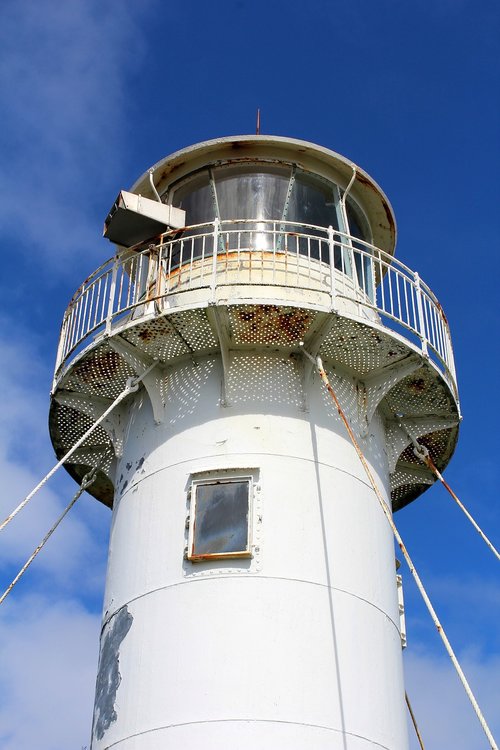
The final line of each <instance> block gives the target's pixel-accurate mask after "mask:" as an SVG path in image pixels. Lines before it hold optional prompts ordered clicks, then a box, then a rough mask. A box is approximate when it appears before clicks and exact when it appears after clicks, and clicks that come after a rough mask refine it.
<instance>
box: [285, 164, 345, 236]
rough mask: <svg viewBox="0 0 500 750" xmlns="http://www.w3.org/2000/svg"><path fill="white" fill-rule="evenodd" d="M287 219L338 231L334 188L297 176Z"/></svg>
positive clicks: (303, 175)
mask: <svg viewBox="0 0 500 750" xmlns="http://www.w3.org/2000/svg"><path fill="white" fill-rule="evenodd" d="M285 218H286V219H287V221H297V222H299V223H303V224H314V225H316V226H318V227H329V226H332V227H333V228H334V229H338V228H339V226H338V222H337V212H336V210H335V202H334V197H333V186H329V185H328V184H327V183H323V182H321V181H319V180H314V178H311V177H309V176H308V175H305V174H300V173H299V174H297V175H296V176H295V182H294V185H293V190H292V194H291V196H290V202H289V205H288V211H287V214H286V216H285Z"/></svg>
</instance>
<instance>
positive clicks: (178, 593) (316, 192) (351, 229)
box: [50, 135, 460, 750]
mask: <svg viewBox="0 0 500 750" xmlns="http://www.w3.org/2000/svg"><path fill="white" fill-rule="evenodd" d="M104 235H105V236H106V237H107V239H108V240H109V241H110V242H111V243H113V245H112V246H113V257H111V258H110V259H109V260H108V261H106V262H105V263H104V264H103V265H102V266H101V267H100V268H99V269H97V271H95V272H94V273H93V274H92V275H91V276H90V277H89V278H88V279H86V281H85V282H84V283H83V284H82V285H81V286H80V287H79V289H78V290H77V292H76V293H75V295H74V296H73V299H72V300H71V303H70V305H69V307H68V309H67V310H66V313H65V316H64V319H63V324H62V329H61V337H60V342H59V348H58V353H57V363H56V370H55V376H54V384H53V390H52V401H51V411H50V431H51V437H52V441H53V444H54V447H55V450H56V453H57V454H58V456H59V457H61V456H63V455H64V454H65V453H66V451H67V450H68V448H69V447H71V446H72V445H74V444H75V442H77V441H78V440H81V438H82V437H83V436H84V435H85V434H86V433H87V431H89V428H90V427H91V426H92V424H93V423H95V422H96V420H100V422H99V426H98V427H97V429H95V430H94V431H93V432H92V433H91V434H89V435H88V437H87V438H86V439H85V440H83V441H82V443H81V445H80V447H79V448H78V449H77V450H76V451H75V452H74V453H73V455H72V456H71V459H70V463H67V464H66V468H67V469H68V471H69V472H70V473H71V474H72V476H74V478H75V479H76V480H77V481H79V482H80V481H81V480H82V478H83V477H84V476H85V475H87V474H88V472H89V471H90V470H92V469H93V470H95V479H94V481H93V483H92V484H91V486H90V487H89V489H88V491H89V492H90V493H91V494H92V495H94V496H95V497H96V499H98V500H99V501H101V502H102V503H104V504H106V505H108V506H109V507H110V509H111V513H112V520H111V535H110V546H109V558H108V570H107V577H106V590H105V600H104V608H103V621H102V631H101V642H100V658H99V667H98V675H97V684H96V698H95V708H94V718H93V727H92V748H93V750H104V748H114V749H116V750H156V749H157V748H184V749H185V750H191V748H199V747H204V748H207V750H215V749H216V748H217V750H219V749H220V748H228V747H235V748H239V750H247V749H249V748H252V749H254V748H257V747H258V748H293V749H294V750H306V749H307V750H310V749H311V748H315V750H321V749H325V750H326V748H328V749H331V748H339V750H340V749H342V750H370V749H372V748H373V750H375V748H377V750H380V748H387V749H388V750H389V749H390V750H404V748H407V747H408V739H407V735H406V708H405V689H404V682H403V668H402V647H403V646H404V642H405V631H404V617H403V607H402V600H401V595H400V580H399V578H398V576H397V574H396V567H395V557H394V544H393V537H392V532H391V528H390V526H389V524H388V523H387V519H386V517H385V515H384V513H383V512H382V509H381V507H380V505H379V503H378V502H377V498H376V496H375V493H374V491H373V487H372V486H371V485H370V482H369V481H368V480H367V475H366V473H365V471H364V470H363V466H362V463H361V462H360V460H359V456H358V453H357V451H356V446H355V445H354V444H353V441H352V439H351V437H350V435H349V433H348V432H347V431H346V428H345V425H344V423H343V421H342V419H341V418H340V415H339V411H338V409H337V408H336V407H335V404H334V403H332V401H331V399H330V395H329V393H328V391H327V390H326V389H325V388H324V387H323V385H322V381H321V379H320V377H319V374H318V371H317V368H316V366H315V362H316V361H317V358H318V357H320V361H321V362H322V365H323V367H324V370H325V372H326V373H327V376H328V378H329V381H330V383H331V387H332V389H333V390H334V391H335V393H336V395H337V397H338V400H339V402H340V404H341V405H342V412H343V414H344V415H345V417H346V419H347V421H348V423H349V425H350V428H351V431H352V433H353V435H354V436H355V441H356V444H357V446H358V447H359V448H360V449H361V451H362V453H363V456H364V459H365V460H366V462H367V464H368V466H369V469H370V473H371V475H372V476H373V477H374V479H375V481H376V483H377V487H378V489H379V491H380V493H381V494H382V497H383V499H384V502H385V503H386V506H387V508H388V510H389V512H390V513H393V512H396V511H398V510H400V509H401V508H402V507H404V506H405V505H406V504H407V503H409V502H411V501H413V500H414V499H415V498H417V497H418V496H419V495H420V494H421V493H422V492H424V491H425V490H426V489H427V488H428V487H429V486H430V485H431V484H432V483H433V481H434V476H433V475H432V474H431V472H430V471H429V469H428V468H427V467H426V466H425V465H424V464H423V463H422V462H421V461H419V459H418V456H416V455H415V452H414V447H415V444H416V443H417V442H418V443H419V444H420V445H421V446H423V448H425V449H426V450H427V451H429V454H430V455H431V457H432V460H433V462H434V464H435V465H436V466H437V467H438V468H439V470H442V469H443V468H444V467H445V466H446V464H447V463H448V461H449V459H450V457H451V455H452V453H453V450H454V447H455V444H456V440H457V433H458V423H459V418H460V413H459V402H458V393H457V386H456V375H455V369H454V363H453V350H452V344H451V338H450V331H449V327H448V322H447V320H446V317H445V314H444V312H443V309H442V307H441V305H440V304H439V302H438V300H437V298H436V296H435V295H434V293H433V292H432V290H431V289H430V288H429V287H428V286H427V285H426V284H425V282H424V281H423V279H421V278H420V276H419V274H418V273H417V272H415V271H413V270H411V268H409V267H408V266H407V265H406V264H404V263H402V262H400V261H398V260H397V259H396V258H395V257H394V250H395V244H396V224H395V218H394V214H393V211H392V208H391V205H390V203H389V201H388V199H387V197H386V196H385V195H384V193H383V191H382V190H381V188H380V187H379V186H378V185H377V184H376V182H375V181H374V180H373V179H372V178H371V177H370V176H369V175H368V174H366V173H365V172H364V171H363V170H362V169H361V168H360V167H358V166H357V165H355V164H354V163H353V162H351V161H349V160H348V159H346V158H344V157H342V156H340V155H339V154H337V153H335V152H333V151H330V150H329V149H326V148H323V147H321V146H318V145H315V144H312V143H308V142H304V141H300V140H296V139H292V138H284V137H276V136H264V135H255V136H253V135H252V136H235V137H228V138H219V139H216V140H212V141H207V142H203V143H199V144H196V145H194V146H190V147H189V148H186V149H183V150H182V151H178V152H177V153H174V154H173V155H171V156H168V157H166V158H164V159H162V160H161V161H160V162H158V163H157V164H155V165H154V166H153V167H152V168H151V169H149V170H147V171H146V172H145V173H144V175H143V176H142V177H140V178H139V179H138V180H137V182H136V183H135V184H134V185H133V186H132V188H131V189H130V190H129V191H125V190H123V191H121V192H120V193H119V195H118V197H117V199H116V201H115V202H114V204H113V206H112V208H111V210H110V211H109V214H108V216H107V218H106V221H105V226H104ZM113 405H114V406H113ZM110 407H113V408H112V409H111V408H110ZM105 413H106V416H105V417H104V418H103V415H105Z"/></svg>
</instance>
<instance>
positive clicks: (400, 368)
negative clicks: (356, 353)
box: [358, 355, 422, 437]
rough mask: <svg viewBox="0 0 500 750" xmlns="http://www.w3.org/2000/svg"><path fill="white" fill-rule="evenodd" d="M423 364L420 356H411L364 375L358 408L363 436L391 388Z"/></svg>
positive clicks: (360, 386) (360, 385) (365, 434)
mask: <svg viewBox="0 0 500 750" xmlns="http://www.w3.org/2000/svg"><path fill="white" fill-rule="evenodd" d="M421 366H422V360H421V359H420V357H418V356H414V355H412V356H409V357H407V358H405V359H404V360H403V361H402V362H401V361H399V362H396V363H395V364H394V365H387V366H386V367H384V368H383V369H382V370H380V371H379V372H377V373H375V374H374V375H372V376H368V377H366V376H364V377H363V380H362V381H360V382H359V399H358V408H359V410H360V414H359V419H360V425H361V436H362V437H366V436H367V435H368V432H369V429H370V423H371V421H372V419H373V415H374V414H375V411H376V410H377V406H378V405H379V404H380V402H381V401H382V399H383V398H384V397H385V396H386V395H387V393H389V391H390V390H391V388H394V386H395V385H396V384H397V383H399V382H400V381H401V380H403V378H405V377H406V376H407V375H411V373H412V372H415V370H418V368H419V367H421Z"/></svg>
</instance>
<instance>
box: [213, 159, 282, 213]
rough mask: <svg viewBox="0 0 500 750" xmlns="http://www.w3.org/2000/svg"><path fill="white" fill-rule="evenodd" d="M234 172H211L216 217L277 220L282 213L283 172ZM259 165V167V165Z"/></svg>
mask: <svg viewBox="0 0 500 750" xmlns="http://www.w3.org/2000/svg"><path fill="white" fill-rule="evenodd" d="M247 169H248V173H247V172H246V170H245V174H242V173H241V172H237V173H235V172H234V170H227V169H225V170H224V169H220V170H216V171H215V172H214V180H215V185H216V189H217V200H218V203H219V210H220V218H221V219H222V220H223V221H224V220H225V219H262V220H269V219H270V220H273V219H275V220H277V219H281V217H282V216H283V210H284V207H285V199H286V193H287V189H288V183H289V180H290V170H288V172H287V173H278V172H276V173H271V172H262V171H255V172H254V171H252V169H251V167H248V168H247ZM260 169H262V168H260Z"/></svg>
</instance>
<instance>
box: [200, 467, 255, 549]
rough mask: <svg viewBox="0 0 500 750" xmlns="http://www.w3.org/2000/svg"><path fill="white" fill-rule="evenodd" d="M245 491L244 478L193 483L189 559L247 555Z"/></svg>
mask: <svg viewBox="0 0 500 750" xmlns="http://www.w3.org/2000/svg"><path fill="white" fill-rule="evenodd" d="M249 491H250V483H249V481H248V480H238V481H227V482H210V483H208V482H207V483H199V484H196V485H195V487H194V492H195V497H194V518H193V523H194V526H193V533H192V544H191V550H190V555H189V556H190V558H197V557H205V556H218V555H221V556H223V555H233V556H234V555H246V554H248V552H249V536H248V512H249Z"/></svg>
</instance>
